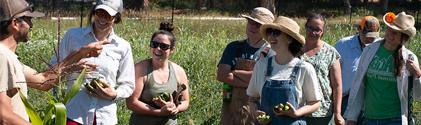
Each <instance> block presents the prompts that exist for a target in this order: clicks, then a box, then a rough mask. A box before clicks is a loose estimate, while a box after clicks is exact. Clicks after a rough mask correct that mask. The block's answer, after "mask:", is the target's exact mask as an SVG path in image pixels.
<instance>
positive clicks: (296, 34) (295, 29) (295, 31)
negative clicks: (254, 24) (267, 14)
mask: <svg viewBox="0 0 421 125" xmlns="http://www.w3.org/2000/svg"><path fill="white" fill-rule="evenodd" d="M269 28H272V29H277V30H280V31H282V33H286V34H288V35H289V36H291V37H292V38H294V39H295V40H297V41H298V42H300V43H301V44H302V45H304V44H305V39H304V37H303V36H302V35H301V34H300V26H299V25H298V24H297V22H295V21H294V20H292V19H290V18H288V17H284V16H279V17H278V18H276V19H275V21H274V22H273V23H268V24H263V25H262V27H260V35H262V36H263V38H264V39H265V40H267V39H268V36H267V34H266V31H267V29H269Z"/></svg>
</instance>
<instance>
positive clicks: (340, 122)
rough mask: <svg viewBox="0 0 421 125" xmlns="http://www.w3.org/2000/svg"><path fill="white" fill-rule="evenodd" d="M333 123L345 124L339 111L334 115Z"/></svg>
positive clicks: (336, 124)
mask: <svg viewBox="0 0 421 125" xmlns="http://www.w3.org/2000/svg"><path fill="white" fill-rule="evenodd" d="M334 120H335V125H345V119H344V118H343V117H342V115H341V114H340V113H336V114H335V116H334Z"/></svg>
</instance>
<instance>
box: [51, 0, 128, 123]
mask: <svg viewBox="0 0 421 125" xmlns="http://www.w3.org/2000/svg"><path fill="white" fill-rule="evenodd" d="M122 10H123V2H122V0H98V1H97V4H96V6H95V7H94V9H92V11H91V14H90V20H91V19H92V17H93V21H92V22H91V21H90V24H91V25H89V26H87V27H84V28H74V29H70V30H69V31H67V32H66V34H65V35H64V38H63V40H62V42H61V43H60V46H59V54H58V55H57V56H58V57H54V58H53V59H52V62H53V63H55V62H56V60H62V58H63V57H66V55H68V54H69V53H70V52H72V51H73V50H76V49H78V48H80V47H82V46H83V45H85V44H89V43H92V42H95V41H108V42H110V44H107V45H102V47H103V51H102V53H100V55H99V56H98V57H91V58H85V59H83V60H84V61H86V62H87V63H90V64H94V65H96V69H95V70H93V71H90V72H88V73H87V74H86V75H85V79H84V82H85V83H84V84H85V85H84V86H83V87H81V89H79V92H78V93H77V94H76V95H75V96H74V97H73V98H72V99H71V100H70V101H69V102H68V103H67V104H66V108H67V118H68V120H67V125H82V124H84V125H92V124H94V125H96V124H101V125H102V124H107V125H114V124H117V104H116V101H118V100H121V99H124V98H127V97H129V96H130V95H131V94H132V93H133V89H134V64H133V57H132V52H131V47H130V44H129V42H127V41H126V40H124V39H122V38H120V37H119V36H117V35H116V34H115V33H114V30H113V25H114V24H117V23H119V22H121V12H122ZM78 75H79V73H72V74H70V75H68V76H66V79H67V82H68V90H69V89H71V86H72V85H73V82H74V79H76V78H77V76H78ZM94 78H99V79H101V80H100V81H102V83H106V84H108V85H104V86H102V87H94V88H89V87H86V86H87V85H86V84H89V83H91V81H92V79H94ZM90 85H92V84H90Z"/></svg>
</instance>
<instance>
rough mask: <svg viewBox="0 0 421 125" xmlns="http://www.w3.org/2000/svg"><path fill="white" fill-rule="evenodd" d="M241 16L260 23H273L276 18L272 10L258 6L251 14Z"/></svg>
mask: <svg viewBox="0 0 421 125" xmlns="http://www.w3.org/2000/svg"><path fill="white" fill-rule="evenodd" d="M241 17H244V18H246V19H250V20H253V21H256V22H257V23H260V24H265V23H271V22H272V21H273V19H274V18H275V17H274V16H273V14H272V12H270V10H268V9H266V8H264V7H256V8H254V9H253V10H252V11H251V14H250V16H248V15H241Z"/></svg>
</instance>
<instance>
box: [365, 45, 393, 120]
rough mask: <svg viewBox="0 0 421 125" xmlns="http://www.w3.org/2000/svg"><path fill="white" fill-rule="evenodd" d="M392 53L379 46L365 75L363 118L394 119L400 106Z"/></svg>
mask: <svg viewBox="0 0 421 125" xmlns="http://www.w3.org/2000/svg"><path fill="white" fill-rule="evenodd" d="M393 53H394V51H389V50H387V49H386V48H384V45H383V44H382V45H380V47H379V50H378V51H377V52H376V55H375V56H374V58H373V60H372V61H371V63H370V65H369V66H368V69H367V73H366V75H365V99H364V100H365V101H364V102H365V114H364V115H365V117H367V118H370V119H385V118H395V117H400V115H401V106H400V100H399V94H398V88H397V80H396V76H395V73H394V65H393Z"/></svg>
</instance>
